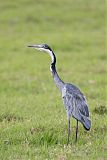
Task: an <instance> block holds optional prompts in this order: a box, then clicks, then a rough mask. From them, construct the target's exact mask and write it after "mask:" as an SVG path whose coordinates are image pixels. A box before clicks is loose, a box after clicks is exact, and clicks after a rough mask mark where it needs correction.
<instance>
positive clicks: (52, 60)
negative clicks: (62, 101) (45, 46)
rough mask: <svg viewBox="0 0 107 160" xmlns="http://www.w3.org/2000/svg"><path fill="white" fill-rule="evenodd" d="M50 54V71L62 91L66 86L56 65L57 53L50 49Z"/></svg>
mask: <svg viewBox="0 0 107 160" xmlns="http://www.w3.org/2000/svg"><path fill="white" fill-rule="evenodd" d="M49 55H50V57H51V65H50V71H51V73H52V76H53V79H54V81H55V83H56V86H57V87H58V89H59V90H60V91H62V88H63V86H64V82H63V81H62V80H61V79H60V77H59V75H58V73H57V71H56V67H55V64H56V57H55V54H54V52H53V51H49Z"/></svg>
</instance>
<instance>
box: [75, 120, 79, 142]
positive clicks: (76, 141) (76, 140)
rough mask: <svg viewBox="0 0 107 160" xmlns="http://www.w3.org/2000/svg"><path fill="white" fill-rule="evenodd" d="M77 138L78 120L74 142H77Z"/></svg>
mask: <svg viewBox="0 0 107 160" xmlns="http://www.w3.org/2000/svg"><path fill="white" fill-rule="evenodd" d="M77 137H78V120H77V125H76V138H75V142H77Z"/></svg>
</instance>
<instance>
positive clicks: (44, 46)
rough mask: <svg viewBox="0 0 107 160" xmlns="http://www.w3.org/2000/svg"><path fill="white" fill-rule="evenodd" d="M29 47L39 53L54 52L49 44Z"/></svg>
mask: <svg viewBox="0 0 107 160" xmlns="http://www.w3.org/2000/svg"><path fill="white" fill-rule="evenodd" d="M28 47H32V48H34V49H37V50H39V51H45V52H49V51H52V49H51V48H50V47H49V46H48V45H47V44H34V45H29V46H28Z"/></svg>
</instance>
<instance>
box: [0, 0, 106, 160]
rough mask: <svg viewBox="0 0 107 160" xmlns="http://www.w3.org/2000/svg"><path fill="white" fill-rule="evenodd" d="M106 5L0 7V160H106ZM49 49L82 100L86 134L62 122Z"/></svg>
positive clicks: (35, 2) (21, 1) (20, 2)
mask: <svg viewBox="0 0 107 160" xmlns="http://www.w3.org/2000/svg"><path fill="white" fill-rule="evenodd" d="M105 6H106V5H105V1H104V0H90V1H89V0H76V1H75V0H59V1H57V0H51V1H50V0H14V1H11V0H7V1H2V0H0V84H1V85H0V159H1V160H28V159H29V160H35V159H37V160H44V159H51V160H54V159H55V160H71V159H72V160H73V159H74V160H81V159H82V160H94V159H95V160H96V159H97V160H104V159H107V86H106V85H107V77H106V73H107V54H105V47H106V46H105V45H106V44H105V28H106V27H105ZM36 43H37V44H39V43H47V44H49V45H50V46H52V48H53V50H54V51H55V53H56V56H57V70H58V73H59V75H60V77H61V78H62V79H63V80H64V81H65V82H71V83H75V84H76V85H77V86H79V87H80V89H81V90H82V91H83V93H84V94H85V95H86V97H87V100H88V103H89V106H90V113H91V120H92V128H91V130H90V131H89V132H87V131H85V130H84V128H83V126H82V125H81V124H80V123H79V138H78V142H77V143H75V125H76V123H75V120H74V119H71V139H70V144H69V145H68V146H67V144H66V143H67V116H66V113H65V109H64V106H63V103H62V101H61V96H60V93H59V91H58V90H57V88H56V86H55V85H54V82H53V79H52V77H51V74H50V71H49V65H50V57H49V56H48V55H47V54H41V53H39V52H38V51H36V50H33V49H30V48H27V45H29V44H36Z"/></svg>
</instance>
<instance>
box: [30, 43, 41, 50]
mask: <svg viewBox="0 0 107 160" xmlns="http://www.w3.org/2000/svg"><path fill="white" fill-rule="evenodd" d="M28 47H32V48H37V49H39V48H41V45H36V44H34V45H29V46H28Z"/></svg>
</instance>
